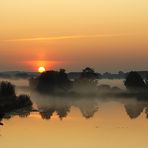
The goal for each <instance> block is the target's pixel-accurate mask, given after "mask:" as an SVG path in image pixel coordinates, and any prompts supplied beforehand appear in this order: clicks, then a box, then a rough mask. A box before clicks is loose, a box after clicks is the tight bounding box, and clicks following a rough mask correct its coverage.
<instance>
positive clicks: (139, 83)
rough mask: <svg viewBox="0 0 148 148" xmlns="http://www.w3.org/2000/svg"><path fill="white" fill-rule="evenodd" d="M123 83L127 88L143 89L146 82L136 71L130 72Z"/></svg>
mask: <svg viewBox="0 0 148 148" xmlns="http://www.w3.org/2000/svg"><path fill="white" fill-rule="evenodd" d="M124 85H125V86H126V88H127V89H129V90H139V91H141V90H144V89H145V88H146V84H145V82H144V81H143V79H142V77H141V76H140V75H139V74H138V73H137V72H134V71H132V72H130V73H129V74H128V76H127V78H126V80H125V82H124Z"/></svg>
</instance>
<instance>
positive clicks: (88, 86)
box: [73, 67, 98, 93]
mask: <svg viewBox="0 0 148 148" xmlns="http://www.w3.org/2000/svg"><path fill="white" fill-rule="evenodd" d="M97 79H98V74H97V73H95V71H94V70H93V69H92V68H89V67H87V68H85V69H84V70H83V71H82V73H81V74H80V78H79V79H77V80H75V81H74V83H73V86H74V87H73V89H74V91H78V92H80V93H83V92H87V93H88V92H95V91H96V89H97V84H98V81H97Z"/></svg>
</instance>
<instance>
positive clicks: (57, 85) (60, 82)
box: [37, 69, 71, 93]
mask: <svg viewBox="0 0 148 148" xmlns="http://www.w3.org/2000/svg"><path fill="white" fill-rule="evenodd" d="M37 79H38V80H37V81H38V84H37V90H38V91H39V92H43V93H47V92H48V93H53V92H61V91H67V90H68V89H69V88H70V87H71V81H70V80H69V79H68V76H67V74H66V73H65V70H64V69H60V71H46V72H43V73H42V74H41V75H40V76H39V77H38V78H37Z"/></svg>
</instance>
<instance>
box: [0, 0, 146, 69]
mask: <svg viewBox="0 0 148 148" xmlns="http://www.w3.org/2000/svg"><path fill="white" fill-rule="evenodd" d="M147 16H148V1H147V0H140V1H139V0H13V1H12V0H5V1H2V0H1V2H0V22H1V23H0V52H1V54H0V70H1V71H2V70H27V71H36V70H37V69H38V67H40V66H44V67H46V69H58V68H61V67H62V68H65V69H67V70H68V71H79V70H81V69H83V68H84V67H86V66H91V67H93V68H95V69H96V70H97V71H100V72H104V71H119V70H124V71H128V70H147V69H148V65H147V63H148V58H147V56H148V42H147V39H148V17H147Z"/></svg>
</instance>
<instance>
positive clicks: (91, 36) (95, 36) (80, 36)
mask: <svg viewBox="0 0 148 148" xmlns="http://www.w3.org/2000/svg"><path fill="white" fill-rule="evenodd" d="M129 35H133V34H129V33H119V34H95V35H67V36H66V35H65V36H52V37H34V38H21V39H9V40H1V41H4V42H19V41H50V40H65V39H87V38H99V37H120V36H129Z"/></svg>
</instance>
